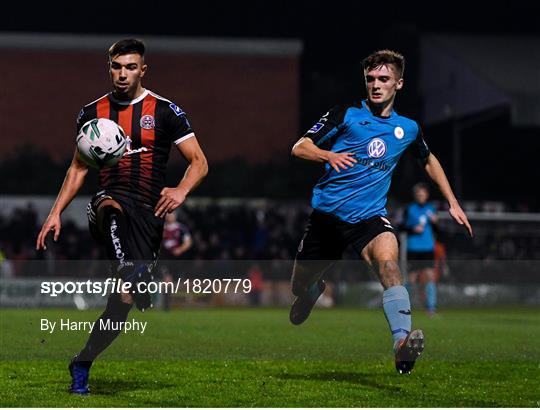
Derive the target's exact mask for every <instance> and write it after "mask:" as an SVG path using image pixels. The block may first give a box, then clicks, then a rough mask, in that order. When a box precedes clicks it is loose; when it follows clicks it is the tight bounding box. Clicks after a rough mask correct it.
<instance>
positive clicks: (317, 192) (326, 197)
mask: <svg viewBox="0 0 540 410" xmlns="http://www.w3.org/2000/svg"><path fill="white" fill-rule="evenodd" d="M304 137H309V138H310V139H311V140H313V142H314V143H315V144H316V145H317V146H318V147H319V148H322V149H325V150H330V151H333V152H351V153H353V154H354V157H355V159H356V160H357V161H358V162H357V163H356V164H354V166H352V167H349V168H347V169H345V170H340V172H339V173H338V172H336V171H335V170H334V169H333V168H332V167H331V166H330V164H328V163H327V164H326V165H325V169H326V172H325V173H324V175H323V176H322V178H321V179H320V180H319V181H318V182H317V184H316V185H315V188H314V189H313V197H312V201H311V205H312V207H313V208H314V209H317V210H319V211H321V212H325V213H329V214H332V215H334V216H336V217H337V218H339V219H341V220H343V221H345V222H349V223H357V222H360V221H363V220H366V219H368V218H371V217H373V216H377V215H380V216H386V214H387V211H386V208H385V206H386V197H387V194H388V189H389V188H390V182H391V178H392V172H393V171H394V169H395V167H396V165H397V163H398V160H399V158H400V157H401V155H402V154H403V152H404V151H405V149H406V148H407V147H408V146H409V145H411V144H413V148H414V152H415V155H416V156H417V157H419V158H423V159H425V158H427V157H428V156H429V153H430V152H429V149H428V147H427V145H426V143H425V141H424V139H423V137H422V131H421V129H420V127H419V126H418V124H417V123H416V122H415V121H413V120H411V119H409V118H406V117H403V116H401V115H398V114H397V113H396V112H395V111H392V113H391V114H390V116H389V117H384V118H383V117H378V116H376V115H373V114H372V113H371V111H370V110H369V108H368V107H367V105H366V102H365V101H362V104H361V105H359V106H357V105H351V106H338V107H334V108H332V109H331V110H330V111H329V112H327V113H326V114H325V115H323V116H322V117H321V119H320V120H319V121H318V122H317V123H316V124H315V125H314V126H313V127H311V128H310V129H309V130H308V131H307V133H306V134H305V135H304Z"/></svg>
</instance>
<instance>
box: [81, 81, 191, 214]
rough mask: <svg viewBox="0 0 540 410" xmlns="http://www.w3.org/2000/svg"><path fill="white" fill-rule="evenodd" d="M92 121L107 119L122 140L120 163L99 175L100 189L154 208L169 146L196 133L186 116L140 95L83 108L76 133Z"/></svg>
mask: <svg viewBox="0 0 540 410" xmlns="http://www.w3.org/2000/svg"><path fill="white" fill-rule="evenodd" d="M94 118H108V119H110V120H112V121H114V122H116V123H117V124H118V125H120V126H121V127H122V128H123V130H124V132H125V133H126V136H127V141H128V145H127V150H126V152H125V153H124V156H123V157H122V158H121V159H120V162H119V163H118V164H117V165H115V166H113V167H105V168H102V169H100V171H99V190H106V192H108V193H111V194H114V195H116V196H120V197H122V198H123V199H125V200H128V201H134V202H135V203H137V204H139V205H142V206H145V207H147V208H153V207H154V206H155V205H156V204H157V201H158V200H159V197H160V193H161V190H162V189H163V188H164V186H165V171H166V165H167V161H168V159H169V152H170V149H171V145H172V144H173V143H174V144H180V143H181V142H183V141H185V140H186V139H188V138H190V137H193V136H194V135H195V134H194V133H193V130H192V129H191V126H190V124H189V122H188V119H187V118H186V114H185V113H184V111H182V109H181V108H179V107H178V106H177V105H175V104H174V103H172V102H171V101H169V100H167V99H165V98H163V97H160V96H159V95H157V94H155V93H153V92H151V91H149V90H145V91H144V92H143V94H142V95H141V96H139V97H138V98H136V99H135V100H132V101H119V100H117V99H115V98H114V96H113V95H112V94H111V93H109V94H106V95H104V96H103V97H101V98H99V99H98V100H96V101H94V102H92V103H90V104H88V105H86V106H85V107H84V108H83V109H82V110H81V112H80V113H79V116H78V118H77V133H78V132H79V130H80V128H81V127H82V125H83V124H84V123H85V122H87V121H89V120H91V119H94Z"/></svg>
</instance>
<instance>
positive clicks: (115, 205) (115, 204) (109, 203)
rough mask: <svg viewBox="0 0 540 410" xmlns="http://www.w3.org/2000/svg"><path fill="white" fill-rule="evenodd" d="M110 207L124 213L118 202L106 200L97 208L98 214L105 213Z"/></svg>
mask: <svg viewBox="0 0 540 410" xmlns="http://www.w3.org/2000/svg"><path fill="white" fill-rule="evenodd" d="M108 206H111V207H113V208H116V209H118V210H119V211H121V212H123V209H122V206H121V205H120V204H119V203H118V202H116V201H115V200H114V199H105V200H104V201H102V202H101V203H100V204H99V205H98V207H97V212H98V214H99V213H103V211H104V210H105V208H106V207H108Z"/></svg>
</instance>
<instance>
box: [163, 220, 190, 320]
mask: <svg viewBox="0 0 540 410" xmlns="http://www.w3.org/2000/svg"><path fill="white" fill-rule="evenodd" d="M192 246H193V238H192V237H191V233H190V232H189V229H188V227H187V225H185V224H183V223H181V222H179V221H178V219H177V216H176V212H174V211H173V212H170V213H168V214H167V215H166V216H165V225H164V226H163V243H162V246H161V252H160V271H161V276H162V280H163V281H164V282H172V281H173V280H174V278H175V275H176V274H177V272H176V271H175V264H174V260H176V259H180V258H181V257H182V255H184V254H185V253H186V252H187V251H188V250H189V249H191V247H192ZM160 296H161V297H162V300H163V309H164V310H169V308H170V301H171V295H170V293H169V292H164V293H162V294H161V295H160Z"/></svg>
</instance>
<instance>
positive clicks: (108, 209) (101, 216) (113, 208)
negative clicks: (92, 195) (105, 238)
mask: <svg viewBox="0 0 540 410" xmlns="http://www.w3.org/2000/svg"><path fill="white" fill-rule="evenodd" d="M113 215H116V216H117V217H122V216H123V215H124V212H123V210H122V207H121V206H120V204H119V203H118V202H116V201H114V200H112V199H107V200H105V201H103V202H102V203H101V204H99V206H98V209H97V224H98V229H99V231H100V233H102V234H103V233H105V232H106V231H107V230H108V229H109V225H108V224H109V223H110V222H109V221H110V219H111V216H113Z"/></svg>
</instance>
